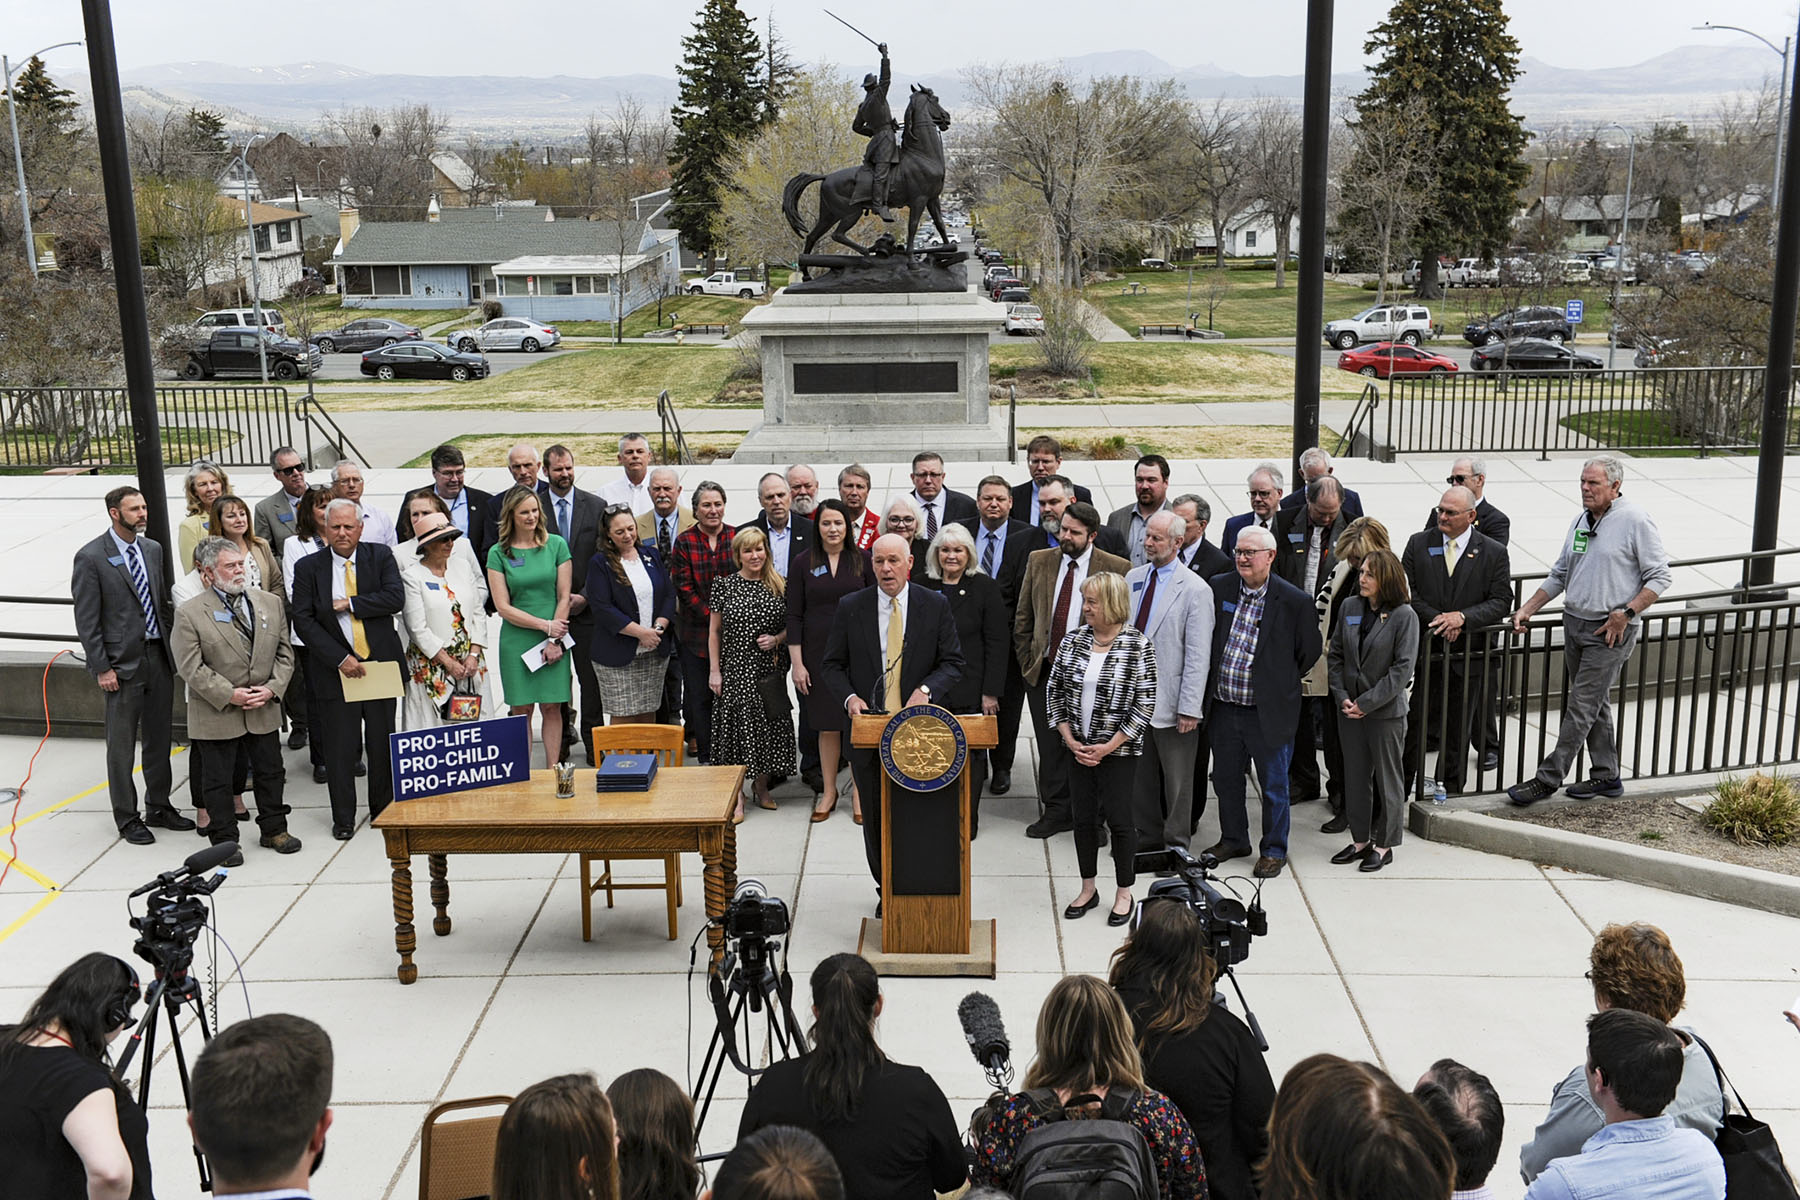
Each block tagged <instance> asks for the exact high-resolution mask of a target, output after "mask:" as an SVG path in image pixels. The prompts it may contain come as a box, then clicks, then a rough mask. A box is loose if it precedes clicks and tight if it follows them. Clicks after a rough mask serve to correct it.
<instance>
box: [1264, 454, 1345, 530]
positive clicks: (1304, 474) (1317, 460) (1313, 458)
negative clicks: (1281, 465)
mask: <svg viewBox="0 0 1800 1200" xmlns="http://www.w3.org/2000/svg"><path fill="white" fill-rule="evenodd" d="M1327 477H1331V478H1336V477H1335V476H1332V474H1331V455H1329V454H1327V453H1325V451H1323V450H1321V449H1319V448H1318V447H1317V446H1309V447H1307V448H1306V449H1305V450H1302V451H1301V452H1300V480H1299V482H1298V483H1296V484H1295V485H1294V490H1293V491H1291V492H1289V493H1288V494H1287V495H1285V496H1283V497H1282V498H1281V507H1282V508H1283V509H1290V508H1299V507H1300V506H1301V505H1302V504H1304V503H1305V502H1306V489H1307V487H1308V485H1310V484H1311V483H1312V482H1313V480H1315V479H1325V478H1327ZM1338 486H1339V487H1343V482H1342V481H1341V480H1340V481H1339V483H1338ZM1343 508H1344V519H1345V520H1347V521H1354V520H1356V518H1358V517H1360V516H1362V515H1363V506H1362V497H1361V496H1358V495H1357V494H1356V493H1355V492H1353V491H1351V490H1350V489H1349V488H1344V502H1343Z"/></svg>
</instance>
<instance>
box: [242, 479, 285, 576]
mask: <svg viewBox="0 0 1800 1200" xmlns="http://www.w3.org/2000/svg"><path fill="white" fill-rule="evenodd" d="M251 520H252V524H251V526H250V527H251V528H252V529H254V530H256V536H257V537H259V538H261V539H262V540H263V541H265V542H267V543H269V548H270V549H272V550H273V551H274V552H275V561H276V562H280V561H281V548H282V547H283V546H285V545H287V540H288V539H289V538H291V537H293V536H294V529H295V520H294V508H293V505H291V504H289V503H288V494H287V493H286V492H285V491H277V492H276V493H275V494H274V495H273V496H265V497H263V499H261V500H259V501H257V504H256V508H255V509H254V510H253V512H252V514H251ZM276 586H277V590H280V585H279V583H278V584H277V585H276Z"/></svg>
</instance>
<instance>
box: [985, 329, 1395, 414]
mask: <svg viewBox="0 0 1800 1200" xmlns="http://www.w3.org/2000/svg"><path fill="white" fill-rule="evenodd" d="M988 362H989V364H990V368H991V372H992V375H993V377H994V378H995V379H996V380H1008V379H1016V380H1018V382H1019V394H1020V398H1021V399H1024V398H1025V397H1026V396H1027V394H1030V398H1031V399H1032V400H1033V401H1036V400H1039V399H1054V398H1057V397H1063V398H1068V399H1077V400H1079V399H1091V398H1092V396H1091V394H1090V393H1089V392H1088V390H1087V386H1086V383H1085V381H1083V382H1079V383H1078V382H1076V381H1073V380H1060V381H1049V382H1048V386H1046V381H1042V380H1041V379H1039V378H1038V377H1037V376H1036V373H1035V372H1034V371H1033V368H1034V367H1036V365H1037V362H1038V351H1037V347H1036V346H1033V345H1031V344H1029V343H1025V344H1015V343H1007V344H1003V345H998V346H995V347H993V348H992V350H991V351H990V353H989V355H988ZM1090 362H1091V364H1092V367H1093V372H1094V384H1095V386H1096V388H1098V390H1099V392H1100V398H1101V399H1103V400H1127V399H1132V398H1148V399H1161V400H1169V399H1182V398H1196V397H1207V398H1209V399H1230V400H1278V399H1285V398H1288V397H1291V396H1292V395H1293V393H1294V360H1293V359H1291V358H1285V357H1282V356H1281V355H1276V354H1268V353H1265V352H1263V351H1261V350H1255V349H1251V348H1250V347H1248V346H1217V345H1206V344H1204V343H1196V342H1180V343H1144V342H1101V343H1098V344H1096V345H1095V346H1094V348H1093V354H1092V357H1091V359H1090ZM1320 379H1321V386H1322V388H1323V390H1324V391H1326V392H1342V393H1346V394H1348V393H1354V392H1355V391H1357V390H1358V385H1359V384H1360V382H1361V381H1360V379H1358V378H1357V377H1355V376H1352V375H1349V374H1347V373H1346V372H1343V371H1338V370H1335V369H1322V370H1321V371H1320Z"/></svg>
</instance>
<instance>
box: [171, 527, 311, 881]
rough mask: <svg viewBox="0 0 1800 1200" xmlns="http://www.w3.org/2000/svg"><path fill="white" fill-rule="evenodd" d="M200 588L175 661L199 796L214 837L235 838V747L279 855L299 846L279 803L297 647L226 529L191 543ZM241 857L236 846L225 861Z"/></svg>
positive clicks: (181, 626) (179, 628) (183, 623)
mask: <svg viewBox="0 0 1800 1200" xmlns="http://www.w3.org/2000/svg"><path fill="white" fill-rule="evenodd" d="M195 558H197V559H198V560H199V563H200V578H201V581H202V582H203V583H204V584H205V585H206V587H205V590H203V591H202V592H201V593H200V594H199V595H198V596H195V597H194V598H193V599H192V600H189V601H188V602H187V603H185V604H183V605H182V606H181V607H180V608H178V609H176V610H175V621H174V626H175V632H174V639H173V640H174V651H175V670H176V672H177V673H178V674H179V675H180V676H181V677H182V679H184V680H185V681H186V682H187V686H188V735H189V736H190V737H192V738H193V740H194V745H195V747H196V749H199V750H200V751H201V754H200V756H199V757H200V771H201V776H200V796H201V799H202V801H203V802H204V803H205V805H206V811H207V815H208V816H209V817H210V818H211V824H210V825H209V826H208V828H207V836H208V837H210V838H211V839H212V841H213V843H214V844H215V845H216V844H218V843H220V842H235V841H237V836H238V832H237V814H236V813H235V812H234V811H233V809H232V804H231V790H232V776H233V774H234V773H235V772H234V765H235V764H236V762H237V756H238V754H239V752H240V750H242V751H245V752H247V753H248V755H249V759H250V772H251V776H252V778H254V779H255V781H256V824H257V827H258V828H259V829H260V830H261V833H262V836H261V838H260V839H259V844H260V845H262V846H265V847H267V848H268V849H271V850H274V851H276V852H277V853H279V854H292V853H293V852H294V851H296V850H298V849H300V839H299V838H297V837H295V836H294V835H293V834H291V833H289V832H288V829H287V815H288V807H287V805H286V804H285V803H284V802H283V793H284V790H285V788H286V784H287V772H286V769H285V768H284V767H283V766H282V762H281V734H280V729H281V696H282V693H283V692H284V691H285V690H286V688H287V685H288V681H289V680H290V679H291V678H292V677H293V674H294V651H293V647H292V645H291V644H290V643H289V641H288V630H287V620H286V618H285V617H284V616H283V614H282V605H281V600H280V598H279V597H277V596H275V595H273V594H271V593H269V592H265V591H263V590H262V589H260V588H250V587H246V586H245V581H244V556H243V554H242V553H241V552H240V551H239V550H238V548H237V547H236V546H234V545H232V544H231V543H230V542H229V541H227V540H226V539H225V538H214V537H209V538H205V539H203V540H202V541H201V542H200V545H199V548H198V549H197V550H196V551H195ZM243 861H244V856H243V853H242V852H241V851H240V852H238V853H236V854H234V855H232V856H231V858H229V859H227V860H226V865H227V866H237V865H239V864H241V863H242V862H243Z"/></svg>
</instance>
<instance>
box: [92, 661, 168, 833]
mask: <svg viewBox="0 0 1800 1200" xmlns="http://www.w3.org/2000/svg"><path fill="white" fill-rule="evenodd" d="M101 694H102V695H104V696H105V697H106V786H107V791H108V792H109V793H110V794H111V796H112V810H113V824H114V825H117V826H118V827H119V828H120V829H121V830H122V829H124V828H125V826H126V825H128V824H130V823H131V822H132V821H135V820H137V819H138V795H137V784H136V783H134V782H133V781H132V775H133V768H135V767H136V765H137V764H136V762H135V761H134V760H135V759H136V758H137V748H138V743H139V742H140V741H141V742H142V743H143V746H144V812H145V813H146V814H149V813H166V812H173V811H174V805H172V804H170V803H169V788H170V786H171V785H172V784H173V783H174V780H175V773H174V770H173V769H172V768H171V767H170V766H169V737H170V733H169V723H170V710H171V708H172V707H173V705H174V703H175V676H174V672H173V671H171V670H170V663H169V656H168V652H167V651H166V650H165V649H164V648H163V642H162V639H161V638H156V639H153V640H151V641H147V642H145V643H144V653H143V657H141V658H140V659H138V668H137V670H135V671H133V672H132V673H131V676H130V678H127V677H126V676H125V675H124V674H120V675H119V690H118V691H116V692H103V693H101Z"/></svg>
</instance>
